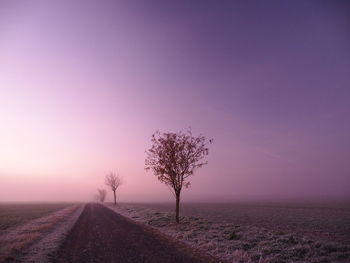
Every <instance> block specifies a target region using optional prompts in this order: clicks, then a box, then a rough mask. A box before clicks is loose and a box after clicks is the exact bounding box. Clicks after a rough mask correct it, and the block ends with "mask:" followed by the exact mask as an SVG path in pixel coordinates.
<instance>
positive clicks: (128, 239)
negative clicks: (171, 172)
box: [54, 204, 215, 263]
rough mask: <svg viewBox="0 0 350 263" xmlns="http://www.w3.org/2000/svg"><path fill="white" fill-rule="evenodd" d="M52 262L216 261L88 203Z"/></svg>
mask: <svg viewBox="0 0 350 263" xmlns="http://www.w3.org/2000/svg"><path fill="white" fill-rule="evenodd" d="M54 262H57V263H67V262H84V263H88V262H103V263H108V262H121V263H123V262H140V263H141V262H162V263H166V262H177V263H190V262H191V263H195V262H203V263H206V262H215V260H213V259H211V258H206V257H204V256H202V255H200V254H198V253H197V252H194V251H192V250H190V249H189V248H188V247H185V246H184V245H182V244H180V243H177V242H175V241H172V240H170V239H168V238H166V237H164V236H160V235H159V234H157V233H156V232H154V231H153V230H151V229H148V228H145V227H143V226H140V225H138V224H135V223H133V222H132V221H130V220H128V219H126V218H125V217H123V216H121V215H118V214H117V213H115V212H113V211H111V210H110V209H108V208H106V207H104V206H102V205H99V204H87V205H86V206H85V208H84V210H83V212H82V214H81V216H80V218H79V219H78V221H77V223H76V224H75V226H74V228H73V229H72V231H71V232H70V233H69V235H68V236H67V239H66V240H65V242H64V243H63V245H62V247H61V248H60V249H59V252H58V255H57V256H56V259H55V260H54Z"/></svg>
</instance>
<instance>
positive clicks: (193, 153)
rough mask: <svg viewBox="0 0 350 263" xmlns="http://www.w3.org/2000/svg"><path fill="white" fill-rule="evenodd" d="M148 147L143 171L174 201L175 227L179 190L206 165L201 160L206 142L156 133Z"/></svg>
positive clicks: (210, 141) (182, 134) (206, 152)
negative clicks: (148, 173)
mask: <svg viewBox="0 0 350 263" xmlns="http://www.w3.org/2000/svg"><path fill="white" fill-rule="evenodd" d="M151 142H152V147H151V148H150V149H149V150H147V151H146V154H147V158H146V162H145V164H146V170H152V171H153V173H154V174H155V176H156V177H157V178H158V180H160V181H161V182H162V183H164V184H166V185H167V186H168V187H169V189H170V190H171V192H172V193H173V194H174V196H175V199H176V222H177V223H179V210H180V194H181V190H182V188H183V187H186V188H188V187H189V186H190V182H189V181H188V177H189V176H191V175H193V173H194V171H195V170H196V169H198V168H201V167H202V166H203V165H205V164H207V161H205V160H204V158H205V156H206V155H208V154H209V149H208V147H207V145H208V144H209V143H212V142H213V140H212V139H210V140H207V139H206V138H205V137H204V136H202V135H200V136H198V137H194V136H193V135H192V132H191V131H190V130H189V131H187V132H186V133H184V132H178V133H171V132H169V133H160V132H159V131H157V132H156V133H154V134H153V135H152V138H151Z"/></svg>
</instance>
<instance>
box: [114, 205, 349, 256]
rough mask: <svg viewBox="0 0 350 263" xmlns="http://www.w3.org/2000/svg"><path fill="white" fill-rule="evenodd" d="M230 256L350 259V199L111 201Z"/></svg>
mask: <svg viewBox="0 0 350 263" xmlns="http://www.w3.org/2000/svg"><path fill="white" fill-rule="evenodd" d="M109 206H110V207H111V208H112V209H114V210H116V211H117V212H119V213H121V214H123V215H125V216H127V217H129V218H131V219H133V220H136V221H139V222H141V223H144V224H147V225H149V226H151V227H154V228H156V229H158V230H159V231H161V232H163V233H165V234H167V235H170V236H171V237H173V238H175V239H177V240H179V241H182V242H185V243H187V244H188V245H190V246H193V247H196V248H198V249H200V250H202V251H205V252H207V253H209V254H211V255H213V256H216V257H218V258H222V259H224V260H227V261H228V262H245V263H252V262H260V263H261V262H269V263H282V262H283V263H292V262H310V263H311V262H312V263H323V262H338V263H345V262H346V263H348V262H350V238H349V237H350V206H349V204H348V203H343V204H340V203H332V204H330V203H328V204H310V203H299V204H290V203H285V204H284V203H275V204H272V203H260V204H258V203H255V204H253V203H221V204H220V203H216V204H214V203H211V204H203V203H197V204H195V203H192V204H191V203H183V204H182V206H181V216H180V222H181V223H180V224H176V223H174V220H175V219H174V204H169V203H168V204H119V205H118V206H114V205H109Z"/></svg>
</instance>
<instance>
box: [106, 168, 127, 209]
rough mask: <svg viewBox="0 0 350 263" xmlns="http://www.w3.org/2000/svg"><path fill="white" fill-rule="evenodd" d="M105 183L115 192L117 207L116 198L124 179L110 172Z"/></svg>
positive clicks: (115, 200)
mask: <svg viewBox="0 0 350 263" xmlns="http://www.w3.org/2000/svg"><path fill="white" fill-rule="evenodd" d="M105 183H106V185H107V186H109V187H110V188H111V190H112V191H113V194H114V204H115V205H116V204H117V198H116V195H115V192H116V191H117V189H118V188H119V186H121V185H122V184H123V180H122V178H121V177H120V176H119V175H117V174H115V173H113V172H110V173H109V174H107V175H106V178H105Z"/></svg>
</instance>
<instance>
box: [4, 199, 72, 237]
mask: <svg viewBox="0 0 350 263" xmlns="http://www.w3.org/2000/svg"><path fill="white" fill-rule="evenodd" d="M69 205H71V204H69V203H52V204H49V203H46V204H45V203H44V204H40V203H30V204H24V203H13V204H9V203H3V204H0V231H2V230H6V229H8V228H10V227H15V226H18V225H21V224H24V223H26V222H29V221H30V220H33V219H36V218H40V217H43V216H45V215H48V214H50V213H52V212H55V211H57V210H60V209H62V208H65V207H67V206H69Z"/></svg>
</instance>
